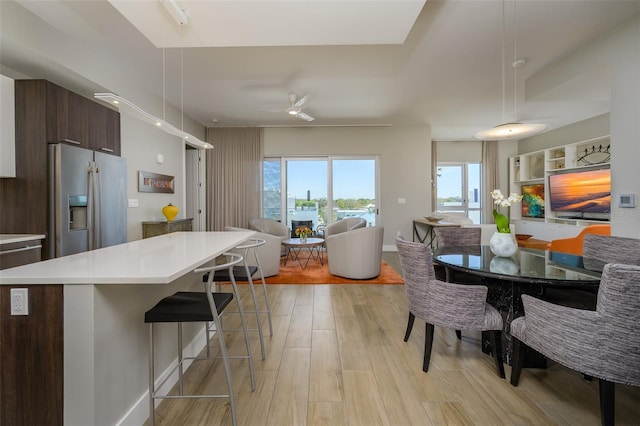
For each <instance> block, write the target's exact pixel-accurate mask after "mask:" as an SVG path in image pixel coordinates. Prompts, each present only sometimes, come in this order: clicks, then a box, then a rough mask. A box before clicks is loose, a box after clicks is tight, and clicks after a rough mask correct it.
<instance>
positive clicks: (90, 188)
mask: <svg viewBox="0 0 640 426" xmlns="http://www.w3.org/2000/svg"><path fill="white" fill-rule="evenodd" d="M94 170H95V163H93V162H89V165H88V166H87V250H93V249H94V248H95V235H94V229H95V226H94V221H93V211H94V209H95V206H94V185H95V172H94Z"/></svg>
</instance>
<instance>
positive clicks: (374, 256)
mask: <svg viewBox="0 0 640 426" xmlns="http://www.w3.org/2000/svg"><path fill="white" fill-rule="evenodd" d="M383 235H384V228H383V227H382V226H371V227H368V228H359V229H354V230H352V231H347V232H341V233H338V234H333V235H329V236H327V237H326V238H325V245H326V247H327V258H328V261H329V272H330V273H331V274H332V275H338V276H340V277H345V278H350V279H356V280H364V279H369V278H374V277H377V276H378V275H380V263H381V262H382V238H383Z"/></svg>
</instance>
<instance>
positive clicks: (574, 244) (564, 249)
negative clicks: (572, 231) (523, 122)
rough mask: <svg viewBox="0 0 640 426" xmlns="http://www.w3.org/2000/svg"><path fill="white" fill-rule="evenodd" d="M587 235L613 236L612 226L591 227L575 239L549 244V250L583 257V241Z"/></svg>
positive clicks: (560, 240)
mask: <svg viewBox="0 0 640 426" xmlns="http://www.w3.org/2000/svg"><path fill="white" fill-rule="evenodd" d="M585 234H598V235H611V225H589V226H587V227H586V228H584V229H583V230H582V231H580V233H579V234H578V235H577V236H575V237H573V238H561V239H558V240H553V241H551V242H550V243H549V244H547V250H549V251H555V252H560V253H569V254H575V255H578V256H582V240H583V239H584V236H585Z"/></svg>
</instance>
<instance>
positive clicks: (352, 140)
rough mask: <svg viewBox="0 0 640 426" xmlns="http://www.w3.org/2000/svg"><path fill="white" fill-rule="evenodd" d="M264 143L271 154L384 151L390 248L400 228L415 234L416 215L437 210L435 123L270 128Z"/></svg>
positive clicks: (384, 213)
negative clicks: (433, 198)
mask: <svg viewBox="0 0 640 426" xmlns="http://www.w3.org/2000/svg"><path fill="white" fill-rule="evenodd" d="M264 141H265V144H264V151H265V157H280V156H312V155H330V154H334V155H380V197H381V199H380V221H381V224H382V225H383V226H384V228H385V232H384V242H383V244H384V250H395V242H394V240H395V237H396V233H397V232H398V231H400V232H401V233H402V235H404V236H405V237H406V238H411V236H412V223H413V222H412V221H413V219H414V218H420V217H422V216H424V215H425V214H428V213H429V212H430V211H431V201H430V196H431V195H430V194H431V188H430V180H431V129H430V128H429V127H426V126H421V127H405V126H398V127H308V128H298V127H296V128H267V129H265V132H264ZM399 198H404V199H405V200H406V203H405V204H399V203H398V199H399Z"/></svg>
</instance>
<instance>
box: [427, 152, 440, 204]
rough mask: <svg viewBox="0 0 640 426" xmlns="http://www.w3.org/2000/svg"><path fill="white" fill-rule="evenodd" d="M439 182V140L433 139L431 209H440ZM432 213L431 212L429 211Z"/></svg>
mask: <svg viewBox="0 0 640 426" xmlns="http://www.w3.org/2000/svg"><path fill="white" fill-rule="evenodd" d="M437 184H438V142H436V141H433V140H432V141H431V211H432V212H435V211H436V210H438V200H437V196H436V185H437ZM429 213H431V212H429Z"/></svg>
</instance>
